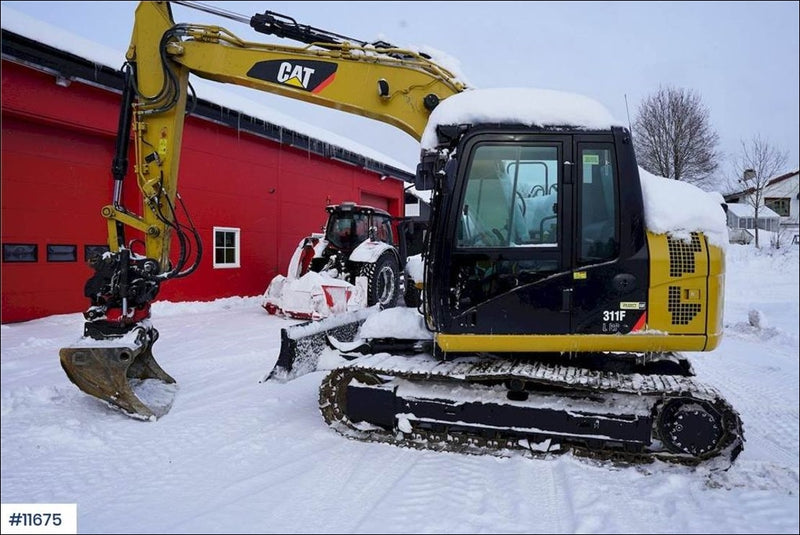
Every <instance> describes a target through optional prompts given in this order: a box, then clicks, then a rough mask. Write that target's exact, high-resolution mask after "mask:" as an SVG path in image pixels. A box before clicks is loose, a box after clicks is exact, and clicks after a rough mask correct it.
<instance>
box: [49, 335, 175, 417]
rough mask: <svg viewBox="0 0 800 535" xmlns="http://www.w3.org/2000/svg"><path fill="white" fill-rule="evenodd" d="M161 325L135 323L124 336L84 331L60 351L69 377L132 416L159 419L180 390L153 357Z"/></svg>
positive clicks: (88, 391)
mask: <svg viewBox="0 0 800 535" xmlns="http://www.w3.org/2000/svg"><path fill="white" fill-rule="evenodd" d="M157 339H158V331H156V330H155V329H153V328H144V327H137V328H135V329H133V330H132V331H130V332H129V333H127V334H126V335H125V336H122V337H116V338H108V339H105V340H95V339H93V338H90V337H87V336H84V337H83V338H81V339H80V340H79V341H78V342H77V343H76V344H75V345H73V346H71V347H65V348H62V349H61V351H60V352H59V356H60V358H61V367H62V368H64V371H65V372H66V373H67V377H69V379H70V381H72V382H73V383H75V385H76V386H77V387H78V388H80V389H81V390H82V391H83V392H85V393H86V394H89V395H90V396H94V397H96V398H99V399H101V400H103V401H105V402H107V403H108V404H109V405H111V406H112V407H114V408H118V409H120V410H121V411H123V412H124V413H126V414H127V415H128V416H131V417H133V418H138V419H142V420H156V419H158V418H160V417H162V416H163V415H165V414H166V413H167V412H169V410H170V408H171V407H172V402H173V400H174V397H175V394H176V392H177V390H178V386H177V384H175V379H173V378H172V377H171V376H170V375H169V374H168V373H167V372H165V371H164V370H163V369H162V368H161V366H159V365H158V363H157V362H156V360H155V358H154V357H153V352H152V348H153V344H154V343H155V341H156V340H157Z"/></svg>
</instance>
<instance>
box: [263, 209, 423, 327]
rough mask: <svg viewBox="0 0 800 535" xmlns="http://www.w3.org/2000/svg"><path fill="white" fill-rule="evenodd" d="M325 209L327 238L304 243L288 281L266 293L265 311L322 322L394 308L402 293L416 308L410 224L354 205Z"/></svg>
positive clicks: (283, 279)
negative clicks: (357, 312)
mask: <svg viewBox="0 0 800 535" xmlns="http://www.w3.org/2000/svg"><path fill="white" fill-rule="evenodd" d="M325 209H326V210H327V211H328V221H327V223H326V225H325V233H324V234H322V233H314V234H311V235H310V236H307V237H305V238H303V239H302V240H300V243H299V244H298V246H297V250H296V251H295V253H294V254H293V255H292V259H291V260H290V262H289V269H288V270H287V274H286V276H285V277H284V276H283V275H277V276H276V277H275V278H274V279H273V280H272V282H271V283H270V285H269V287H268V288H267V291H266V292H265V293H264V299H263V302H262V306H263V307H264V308H265V309H266V310H267V312H269V313H270V314H276V313H279V314H283V315H287V316H290V317H292V318H298V319H321V318H324V317H327V316H329V315H331V314H335V313H337V312H344V311H348V310H354V309H357V308H363V307H365V306H366V307H368V306H373V305H377V304H379V305H380V306H381V307H382V308H391V307H393V306H395V305H396V304H397V302H398V299H399V297H400V295H401V294H404V295H405V299H406V302H407V303H408V304H409V305H412V304H416V301H417V296H416V293H415V292H416V288H415V284H414V281H409V280H407V275H406V274H405V265H406V251H407V249H406V239H405V237H406V228H407V222H406V220H404V219H403V218H393V217H392V216H391V215H390V214H389V213H388V212H386V211H384V210H381V209H379V208H373V207H371V206H365V205H359V204H355V203H353V202H343V203H341V204H334V205H329V206H327V207H326V208H325ZM398 228H399V229H400V230H399V231H398Z"/></svg>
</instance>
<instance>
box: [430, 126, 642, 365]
mask: <svg viewBox="0 0 800 535" xmlns="http://www.w3.org/2000/svg"><path fill="white" fill-rule="evenodd" d="M454 152H455V153H456V154H460V155H462V156H461V158H460V159H459V160H458V161H455V160H454V161H453V162H452V163H451V164H450V165H448V166H447V167H446V169H445V171H444V173H445V178H444V179H443V181H444V182H445V183H446V190H447V193H446V194H444V195H440V196H438V197H437V201H436V202H435V204H434V206H433V210H434V216H433V217H432V220H433V221H438V222H440V226H439V227H438V228H437V229H436V231H435V233H436V234H437V235H438V237H439V238H438V239H437V240H431V241H429V242H428V246H429V247H428V251H427V254H428V258H429V260H430V261H429V262H428V263H427V265H428V266H429V272H428V274H427V278H426V281H427V287H426V293H425V297H426V304H427V309H428V311H429V313H430V316H431V321H432V322H433V329H434V331H436V332H437V333H438V335H439V336H438V339H439V340H441V341H445V340H446V341H447V344H448V346H449V347H450V348H451V350H453V351H457V350H458V348H459V347H461V344H462V343H465V344H468V343H469V342H468V340H469V339H470V338H472V337H474V336H475V335H486V336H487V337H488V336H489V335H492V336H498V335H508V336H509V337H517V338H516V341H517V342H518V343H520V344H523V346H524V344H525V343H526V342H525V340H526V339H532V338H537V335H542V336H550V335H564V336H567V335H571V334H581V335H584V334H585V335H598V336H601V337H602V335H612V334H613V335H617V334H627V333H630V332H631V331H632V330H634V327H635V326H636V325H637V322H638V321H639V320H640V318H641V316H642V315H643V314H645V310H644V308H642V309H641V310H636V311H635V313H630V314H625V315H624V317H622V315H617V316H620V317H619V318H615V320H614V321H611V320H608V318H606V319H605V320H604V319H603V311H610V310H614V311H617V310H619V309H620V303H621V302H631V303H642V304H645V303H646V302H647V301H648V296H647V289H648V250H647V244H646V236H645V229H644V217H643V213H644V208H643V205H642V193H641V187H640V185H639V179H638V178H639V177H638V171H637V167H636V160H635V156H634V153H633V146H632V143H631V141H630V136H629V135H628V133H627V132H626V131H625V130H623V129H622V128H618V127H614V128H613V129H611V130H605V131H596V132H591V131H586V130H572V131H571V130H569V129H567V128H562V129H558V130H550V131H546V130H541V129H525V128H519V127H517V128H513V127H506V128H496V127H495V128H489V127H487V128H475V129H473V130H471V131H469V132H467V133H466V134H464V135H462V136H461V138H460V141H459V142H458V146H457V149H456V150H455V151H454ZM434 266H435V268H434ZM432 269H436V270H437V273H436V274H434V273H433V271H431V270H432ZM435 275H438V276H435ZM623 281H625V283H624V284H623ZM531 337H532V338H531ZM500 340H502V338H498V341H500ZM595 343H596V344H600V345H602V342H601V341H600V339H599V338H598V339H597V341H596V342H595ZM612 343H613V342H610V343H609V344H608V347H607V348H606V349H608V350H612V349H613V347H612V346H611V344H612ZM482 344H484V345H482V349H487V348H486V347H485V343H484V342H482ZM490 345H491V343H490ZM498 345H499V343H498ZM475 349H477V348H475ZM488 349H489V350H500V347H495V348H488ZM555 349H556V348H554V350H555ZM597 349H600V347H598V348H597Z"/></svg>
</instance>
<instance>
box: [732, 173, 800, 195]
mask: <svg viewBox="0 0 800 535" xmlns="http://www.w3.org/2000/svg"><path fill="white" fill-rule="evenodd" d="M798 174H800V169H795V170H794V171H789V172H788V173H784V174H782V175H780V176H776V177H775V178H773V179H771V180H770V181H769V182H767V184H766V186H765V187H767V188H768V187H770V186H774V185H775V184H778V183H780V182H783V181H784V180H789V179H790V178H792V177H793V176H797V175H798ZM754 191H755V188H747V189H745V190H742V191H737V192H735V193H728V194H726V195H725V200H726V201H730V200H731V199H738V198H739V197H743V196H745V195H750V194H751V193H753V192H754Z"/></svg>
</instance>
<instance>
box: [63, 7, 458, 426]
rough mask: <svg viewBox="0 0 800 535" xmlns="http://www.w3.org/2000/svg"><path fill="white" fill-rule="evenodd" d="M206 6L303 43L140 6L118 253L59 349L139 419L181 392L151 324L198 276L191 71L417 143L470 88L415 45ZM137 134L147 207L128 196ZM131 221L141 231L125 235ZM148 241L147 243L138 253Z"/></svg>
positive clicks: (117, 214) (159, 411)
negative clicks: (168, 292) (432, 117)
mask: <svg viewBox="0 0 800 535" xmlns="http://www.w3.org/2000/svg"><path fill="white" fill-rule="evenodd" d="M180 3H181V4H184V5H187V6H190V7H195V6H194V4H193V3H191V2H180ZM202 8H203V9H204V10H206V11H209V10H210V11H211V12H214V13H216V14H219V15H221V16H226V17H228V18H233V19H234V20H237V21H239V22H249V24H250V26H251V27H252V28H253V29H255V30H256V31H258V32H261V33H264V34H274V35H277V36H279V37H288V38H290V39H294V40H297V41H301V42H302V43H304V45H303V46H283V45H276V44H269V43H259V42H251V41H245V40H243V39H240V38H239V37H237V36H236V35H234V34H233V33H232V32H230V31H229V30H227V29H225V28H222V27H220V26H210V25H201V24H190V23H179V24H176V23H175V21H174V20H173V16H172V9H171V7H170V3H169V2H141V3H140V4H139V5H138V7H137V9H136V15H135V21H134V28H133V33H132V37H131V44H130V47H129V49H128V52H127V54H126V58H127V62H126V64H125V66H124V68H123V71H124V74H125V86H124V91H123V95H122V103H121V107H120V117H119V129H118V135H117V143H116V152H115V158H114V162H113V164H112V175H113V179H114V189H113V197H112V202H111V203H110V204H109V205H107V206H105V207H103V208H102V215H103V217H105V218H106V220H107V223H108V244H109V248H110V253H108V254H106V255H104V256H103V257H101V258H97V259H95V260H94V261H93V262H92V267H93V268H94V269H95V273H94V275H93V276H92V277H91V278H90V279H89V281H88V282H87V283H86V286H85V289H84V293H85V294H86V296H87V297H88V298H89V299H90V301H91V306H90V308H89V309H88V310H87V311H86V312H85V313H84V316H85V318H86V320H87V321H86V324H85V327H84V335H83V337H82V338H81V339H80V340H79V341H78V342H77V343H76V344H74V345H73V346H71V347H66V348H62V349H61V351H60V358H61V364H62V367H63V368H64V370H65V372H66V373H67V375H68V376H69V378H70V379H71V380H72V381H73V382H74V383H75V384H76V385H77V386H78V387H79V388H80V389H81V390H83V391H84V392H86V393H88V394H90V395H93V396H95V397H98V398H100V399H102V400H105V401H106V402H108V403H109V404H110V405H111V406H113V407H116V408H120V409H122V410H123V411H124V412H125V413H127V414H129V415H131V416H134V417H138V418H143V419H154V418H158V417H160V416H161V415H163V414H165V413H166V412H167V411H168V410H169V407H170V405H171V401H166V402H164V401H160V402H158V403H156V402H153V401H149V400H146V399H142V392H145V391H147V392H150V391H152V390H154V386H159V385H162V386H163V385H166V386H168V390H169V391H168V392H166V393H162V394H163V395H162V394H159V395H158V396H155V397H156V398H158V399H160V400H164V399H171V396H170V395H169V394H174V392H175V386H174V383H175V381H174V379H173V378H172V377H170V376H169V375H168V374H167V373H166V372H164V371H163V370H162V369H161V368H160V366H159V365H158V364H157V363H156V361H155V359H154V357H153V355H152V346H153V344H154V343H155V341H156V339H157V338H158V332H157V331H156V330H155V328H153V327H152V325H151V324H150V320H149V318H150V303H151V302H152V301H153V300H154V299H155V298H156V296H157V294H158V290H159V287H160V285H161V283H162V282H164V281H166V280H168V279H173V278H179V277H184V276H187V275H189V274H191V273H192V272H193V271H194V270H195V269H196V268H197V266H198V264H199V262H200V257H201V254H202V243H201V241H200V238H199V235H198V233H197V231H196V230H195V229H194V226H193V225H192V223H191V219H190V218H189V217H188V213H185V210H183V207H182V203H181V202H180V197H179V196H178V188H177V186H178V176H179V175H178V173H179V164H180V154H181V140H182V136H183V127H184V121H185V117H186V115H187V111H186V110H187V105H188V104H189V103H190V94H189V93H190V88H191V86H190V84H189V75H190V74H194V75H196V76H198V77H201V78H205V79H208V80H213V81H217V82H221V83H229V84H234V85H239V86H245V87H249V88H252V89H255V90H259V91H264V92H268V93H274V94H277V95H281V96H284V97H287V98H293V99H297V100H302V101H305V102H309V103H312V104H316V105H320V106H325V107H329V108H334V109H338V110H342V111H344V112H348V113H352V114H356V115H361V116H364V117H368V118H370V119H374V120H378V121H382V122H385V123H387V124H390V125H392V126H395V127H397V128H399V129H400V130H402V131H404V132H406V133H407V134H409V135H411V136H412V137H414V138H415V139H417V140H419V139H421V137H422V133H423V130H424V128H425V125H426V123H427V120H428V116H429V114H430V112H431V111H432V110H433V109H434V108H435V107H436V105H437V104H438V103H439V102H440V101H441V100H442V99H445V98H447V97H449V96H451V95H453V94H455V93H458V92H461V91H463V90H464V89H465V86H464V84H462V83H461V82H459V81H458V80H457V79H456V77H455V76H454V75H453V74H452V73H450V72H449V71H448V70H446V69H445V68H443V67H442V66H440V65H437V64H436V63H435V62H433V61H432V60H431V59H430V58H428V57H426V56H424V55H422V54H420V53H417V52H414V51H411V50H402V49H399V48H396V47H393V46H391V45H389V44H387V43H383V42H379V43H374V44H368V43H365V42H362V41H358V40H355V39H349V38H346V37H343V36H340V35H337V34H333V33H330V32H326V31H324V30H319V29H316V28H312V27H310V26H301V25H298V24H297V23H296V22H295V21H294V20H292V19H290V18H288V17H284V16H282V15H278V14H275V13H272V12H265V13H263V14H257V15H254V16H253V17H251V18H250V19H249V20H247V19H245V18H243V17H241V16H235V17H234V16H232V15H231V14H230V13H228V12H224V11H221V10H213V9H212V8H209V7H206V6H202ZM131 132H132V137H133V143H134V154H135V163H134V173H135V177H136V181H137V186H138V189H139V192H140V194H141V199H142V207H141V213H140V214H137V213H135V212H133V211H131V210H129V209H128V208H126V207H125V206H123V204H122V189H123V188H122V183H123V181H124V179H125V177H126V175H127V172H128V164H127V158H128V153H129V142H130V139H131ZM184 213H185V215H182V214H184ZM128 230H130V231H132V232H136V233H137V236H141V237H140V238H138V239H133V240H130V241H126V240H127V239H128V238H126V231H128ZM174 241H177V242H178V245H179V249H178V252H177V254H174V251H171V248H172V244H173V242H174ZM142 243H143V250H142V248H141V247H139V250H136V251H135V250H134V247H135V246H136V245H140V244H142ZM171 252H173V254H172V257H171ZM174 257H177V258H174ZM156 389H157V388H156Z"/></svg>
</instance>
